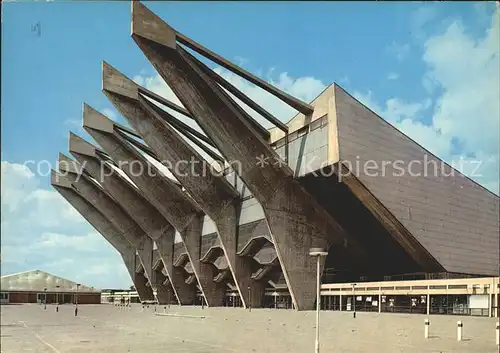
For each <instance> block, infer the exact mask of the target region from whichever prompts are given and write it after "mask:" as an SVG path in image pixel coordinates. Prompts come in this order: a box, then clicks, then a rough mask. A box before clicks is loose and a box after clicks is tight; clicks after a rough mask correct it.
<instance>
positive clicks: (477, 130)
mask: <svg viewBox="0 0 500 353" xmlns="http://www.w3.org/2000/svg"><path fill="white" fill-rule="evenodd" d="M424 14H426V15H425V16H424ZM419 16H420V20H419V21H417V22H418V23H419V24H420V25H421V26H423V25H424V24H425V23H427V22H428V21H430V20H431V19H433V18H434V16H435V15H434V14H433V15H431V12H429V13H426V12H421V13H420V15H419ZM417 17H418V16H417ZM424 19H425V21H424ZM447 23H449V25H448V26H447V27H446V28H445V29H444V31H443V32H442V33H440V34H438V35H434V36H429V37H428V38H426V39H425V41H424V46H423V50H424V51H423V55H422V60H423V62H424V64H425V65H426V67H427V71H426V73H425V75H424V77H423V79H422V83H423V87H424V88H425V90H426V91H427V92H428V93H429V94H432V93H434V92H440V94H439V95H438V96H434V97H433V102H431V100H430V99H427V100H425V101H423V102H416V103H415V102H403V101H401V100H400V99H398V98H391V99H388V100H387V101H386V102H385V103H384V104H379V103H378V102H377V101H376V100H375V99H374V98H373V97H372V94H371V92H368V93H367V94H361V93H359V92H356V93H355V96H356V97H357V98H358V99H359V100H360V101H362V102H363V103H365V104H366V105H367V106H369V107H370V108H371V109H372V110H374V111H375V112H377V113H378V114H379V115H381V116H382V117H384V118H385V119H386V120H388V121H389V122H391V123H392V124H394V125H395V126H397V127H398V128H399V129H401V130H402V131H403V132H405V133H406V134H407V135H409V136H410V137H412V138H413V139H415V140H416V141H417V142H419V143H420V144H422V145H423V146H424V147H426V148H427V149H429V150H430V151H431V152H433V153H434V154H436V155H437V156H439V157H441V158H443V159H444V160H446V161H448V162H452V161H456V160H457V159H459V158H460V157H462V158H463V156H470V155H472V156H474V157H473V158H472V157H468V158H467V159H468V160H470V159H477V160H481V161H482V167H481V170H480V171H481V174H482V175H481V176H478V177H473V179H475V180H476V181H478V182H480V183H481V184H483V185H484V186H485V187H488V188H489V189H490V190H492V191H494V192H496V193H498V188H499V185H498V180H499V142H500V141H499V131H500V123H499V122H500V101H499V98H498V97H500V84H499V80H498V78H499V77H500V72H499V69H500V58H499V52H500V48H499V45H500V44H499V43H500V38H499V36H500V34H499V33H500V27H499V13H498V11H497V13H496V14H494V15H493V16H492V17H491V26H490V28H489V29H488V31H487V32H486V33H485V34H484V35H483V36H482V37H479V38H475V37H473V36H472V35H471V34H470V33H469V32H468V31H467V29H466V28H465V27H464V25H463V23H462V22H461V21H460V20H455V21H451V22H449V21H448V20H447ZM436 88H437V90H436ZM432 103H434V104H433V111H432V112H431V113H430V114H429V116H430V117H432V119H431V122H430V123H429V124H424V123H422V117H423V116H424V114H425V115H427V111H426V110H427V109H428V108H429V107H430V106H431V105H432ZM454 141H458V143H459V144H460V146H461V148H462V151H461V152H460V154H456V153H454V143H453V142H454Z"/></svg>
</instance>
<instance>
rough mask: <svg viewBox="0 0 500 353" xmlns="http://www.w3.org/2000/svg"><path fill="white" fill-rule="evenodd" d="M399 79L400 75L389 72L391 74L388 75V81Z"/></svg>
mask: <svg viewBox="0 0 500 353" xmlns="http://www.w3.org/2000/svg"><path fill="white" fill-rule="evenodd" d="M398 78H399V74H398V73H396V72H389V74H388V75H387V79H388V80H389V81H391V80H397V79H398Z"/></svg>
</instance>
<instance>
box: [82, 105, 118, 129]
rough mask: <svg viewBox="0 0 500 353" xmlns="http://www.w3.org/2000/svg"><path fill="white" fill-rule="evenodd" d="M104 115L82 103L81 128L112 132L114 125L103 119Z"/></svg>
mask: <svg viewBox="0 0 500 353" xmlns="http://www.w3.org/2000/svg"><path fill="white" fill-rule="evenodd" d="M103 117H104V115H102V114H101V113H99V112H98V111H97V110H95V109H94V108H92V107H91V106H90V105H88V104H86V103H83V127H89V128H92V129H96V130H99V131H104V132H113V127H114V123H113V121H111V120H110V119H107V118H106V117H104V118H105V119H103Z"/></svg>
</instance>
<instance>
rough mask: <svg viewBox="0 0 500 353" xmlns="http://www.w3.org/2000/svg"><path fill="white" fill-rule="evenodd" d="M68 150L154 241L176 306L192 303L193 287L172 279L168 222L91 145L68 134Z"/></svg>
mask: <svg viewBox="0 0 500 353" xmlns="http://www.w3.org/2000/svg"><path fill="white" fill-rule="evenodd" d="M69 150H70V153H71V154H72V155H73V156H74V157H75V158H76V160H77V161H78V162H79V163H80V165H82V166H83V168H84V170H85V171H87V172H88V173H89V174H90V175H91V176H92V177H93V178H94V179H96V180H98V182H99V184H100V185H101V186H102V187H103V188H104V190H106V192H108V193H109V195H110V196H111V197H112V198H113V199H114V200H115V201H116V203H118V204H119V205H120V206H121V207H122V208H123V209H124V210H126V212H127V214H128V215H129V216H130V217H131V218H132V220H134V221H135V222H136V223H137V224H138V225H139V226H140V227H141V228H142V230H143V231H144V232H145V233H146V234H147V235H148V236H149V237H150V238H151V239H152V240H154V241H155V242H156V246H157V247H158V253H159V255H160V256H161V260H162V261H163V262H164V265H165V269H166V271H167V274H168V277H169V279H170V282H171V283H172V284H173V290H174V294H175V296H176V297H177V299H178V301H179V303H180V304H182V305H192V304H194V301H195V298H196V292H195V288H194V287H193V286H189V285H187V284H186V283H185V282H184V281H182V282H180V283H179V282H177V283H174V281H173V278H172V271H171V269H172V263H173V244H174V237H175V230H174V228H173V227H172V226H171V225H170V223H168V221H167V220H166V219H165V218H164V217H163V216H162V215H161V214H160V213H159V212H158V210H157V209H156V208H155V207H154V206H153V205H151V204H150V203H149V202H148V201H147V200H146V199H145V198H144V197H143V195H142V194H141V192H140V191H139V190H138V189H137V188H136V187H135V186H133V185H132V184H130V183H129V182H128V181H127V180H125V178H124V177H122V176H121V175H120V174H118V172H117V171H116V170H115V169H113V168H112V167H111V166H110V165H108V164H107V163H105V162H104V161H103V160H101V159H100V158H99V156H98V154H97V153H96V148H95V146H94V145H92V144H91V143H89V142H87V141H85V140H84V139H82V138H81V137H79V136H77V135H75V134H73V133H70V137H69ZM151 284H152V285H153V286H156V285H159V286H162V283H159V284H158V283H155V282H152V283H151ZM177 288H179V289H181V290H182V293H183V296H182V297H180V296H179V293H178V292H177ZM154 289H157V288H154ZM157 292H158V290H157Z"/></svg>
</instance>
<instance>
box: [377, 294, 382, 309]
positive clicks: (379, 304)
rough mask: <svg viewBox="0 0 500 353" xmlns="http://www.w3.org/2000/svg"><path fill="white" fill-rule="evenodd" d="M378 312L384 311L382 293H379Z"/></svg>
mask: <svg viewBox="0 0 500 353" xmlns="http://www.w3.org/2000/svg"><path fill="white" fill-rule="evenodd" d="M378 312H379V313H381V312H382V294H380V293H379V295H378Z"/></svg>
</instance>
